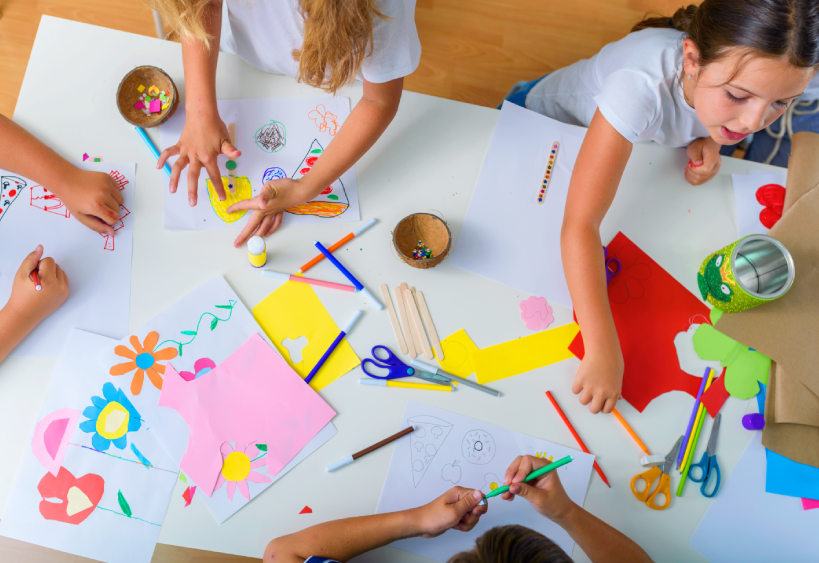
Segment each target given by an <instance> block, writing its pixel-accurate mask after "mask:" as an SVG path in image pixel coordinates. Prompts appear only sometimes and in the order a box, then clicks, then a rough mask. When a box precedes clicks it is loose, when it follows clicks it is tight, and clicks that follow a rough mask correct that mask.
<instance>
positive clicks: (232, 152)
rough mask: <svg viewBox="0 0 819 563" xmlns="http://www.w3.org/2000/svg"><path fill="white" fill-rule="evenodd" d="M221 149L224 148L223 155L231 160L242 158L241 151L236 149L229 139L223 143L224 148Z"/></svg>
mask: <svg viewBox="0 0 819 563" xmlns="http://www.w3.org/2000/svg"><path fill="white" fill-rule="evenodd" d="M221 148H222V154H226V155H228V156H229V157H230V158H239V157H240V156H242V151H240V150H238V149H237V148H236V147H234V146H233V144H232V143H231V142H230V141H228V140H227V139H224V140H223V141H222V147H221Z"/></svg>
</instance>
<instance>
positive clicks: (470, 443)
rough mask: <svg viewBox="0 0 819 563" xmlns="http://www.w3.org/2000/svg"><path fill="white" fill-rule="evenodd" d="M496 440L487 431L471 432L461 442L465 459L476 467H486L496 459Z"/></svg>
mask: <svg viewBox="0 0 819 563" xmlns="http://www.w3.org/2000/svg"><path fill="white" fill-rule="evenodd" d="M496 449H497V448H495V440H494V439H493V438H492V436H490V435H489V433H488V432H486V431H485V430H470V431H469V432H467V433H466V435H465V436H464V439H463V440H462V441H461V453H462V454H463V456H464V459H465V460H466V461H468V462H469V463H474V464H475V465H485V464H487V463H489V462H490V461H492V458H494V457H495V451H496Z"/></svg>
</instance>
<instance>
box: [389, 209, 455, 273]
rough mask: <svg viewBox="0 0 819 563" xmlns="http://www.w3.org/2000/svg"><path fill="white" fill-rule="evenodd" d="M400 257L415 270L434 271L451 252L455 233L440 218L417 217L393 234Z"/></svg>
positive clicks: (400, 226)
mask: <svg viewBox="0 0 819 563" xmlns="http://www.w3.org/2000/svg"><path fill="white" fill-rule="evenodd" d="M392 242H393V245H394V246H395V249H396V250H397V251H398V256H399V257H400V258H401V260H403V261H404V262H406V263H407V264H409V265H410V266H412V267H413V268H421V269H426V268H432V267H434V266H437V265H438V264H440V263H441V261H442V260H443V259H444V257H445V256H446V255H447V253H448V252H449V248H450V245H451V242H452V233H450V232H449V227H447V226H446V223H445V222H444V220H443V219H441V218H440V217H437V216H436V215H432V214H430V213H413V214H412V215H409V216H407V217H404V218H403V219H401V221H400V222H399V223H398V225H396V226H395V230H394V231H393V232H392Z"/></svg>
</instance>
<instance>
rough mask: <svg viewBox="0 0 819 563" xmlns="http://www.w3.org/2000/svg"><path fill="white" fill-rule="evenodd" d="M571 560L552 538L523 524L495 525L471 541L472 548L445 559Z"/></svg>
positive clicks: (503, 562)
mask: <svg viewBox="0 0 819 563" xmlns="http://www.w3.org/2000/svg"><path fill="white" fill-rule="evenodd" d="M521 561H525V562H526V563H571V562H572V560H571V558H570V557H569V556H568V555H566V552H565V551H563V550H562V549H560V548H559V547H558V546H557V545H556V544H555V543H554V542H553V541H552V540H550V539H549V538H547V537H546V536H544V535H543V534H540V533H538V532H536V531H534V530H531V529H529V528H526V527H525V526H498V527H496V528H492V529H491V530H489V531H488V532H486V533H484V534H483V535H482V536H481V537H479V538H478V540H477V541H476V542H475V549H473V550H472V551H464V552H462V553H458V554H456V555H453V556H452V557H450V558H449V562H448V563H519V562H521Z"/></svg>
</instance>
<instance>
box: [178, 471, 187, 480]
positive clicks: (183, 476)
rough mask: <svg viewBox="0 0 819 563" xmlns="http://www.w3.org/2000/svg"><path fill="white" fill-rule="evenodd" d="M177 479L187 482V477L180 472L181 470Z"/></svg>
mask: <svg viewBox="0 0 819 563" xmlns="http://www.w3.org/2000/svg"><path fill="white" fill-rule="evenodd" d="M179 480H180V481H182V482H183V483H187V482H188V478H187V477H185V474H184V473H182V472H181V471H180V472H179Z"/></svg>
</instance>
